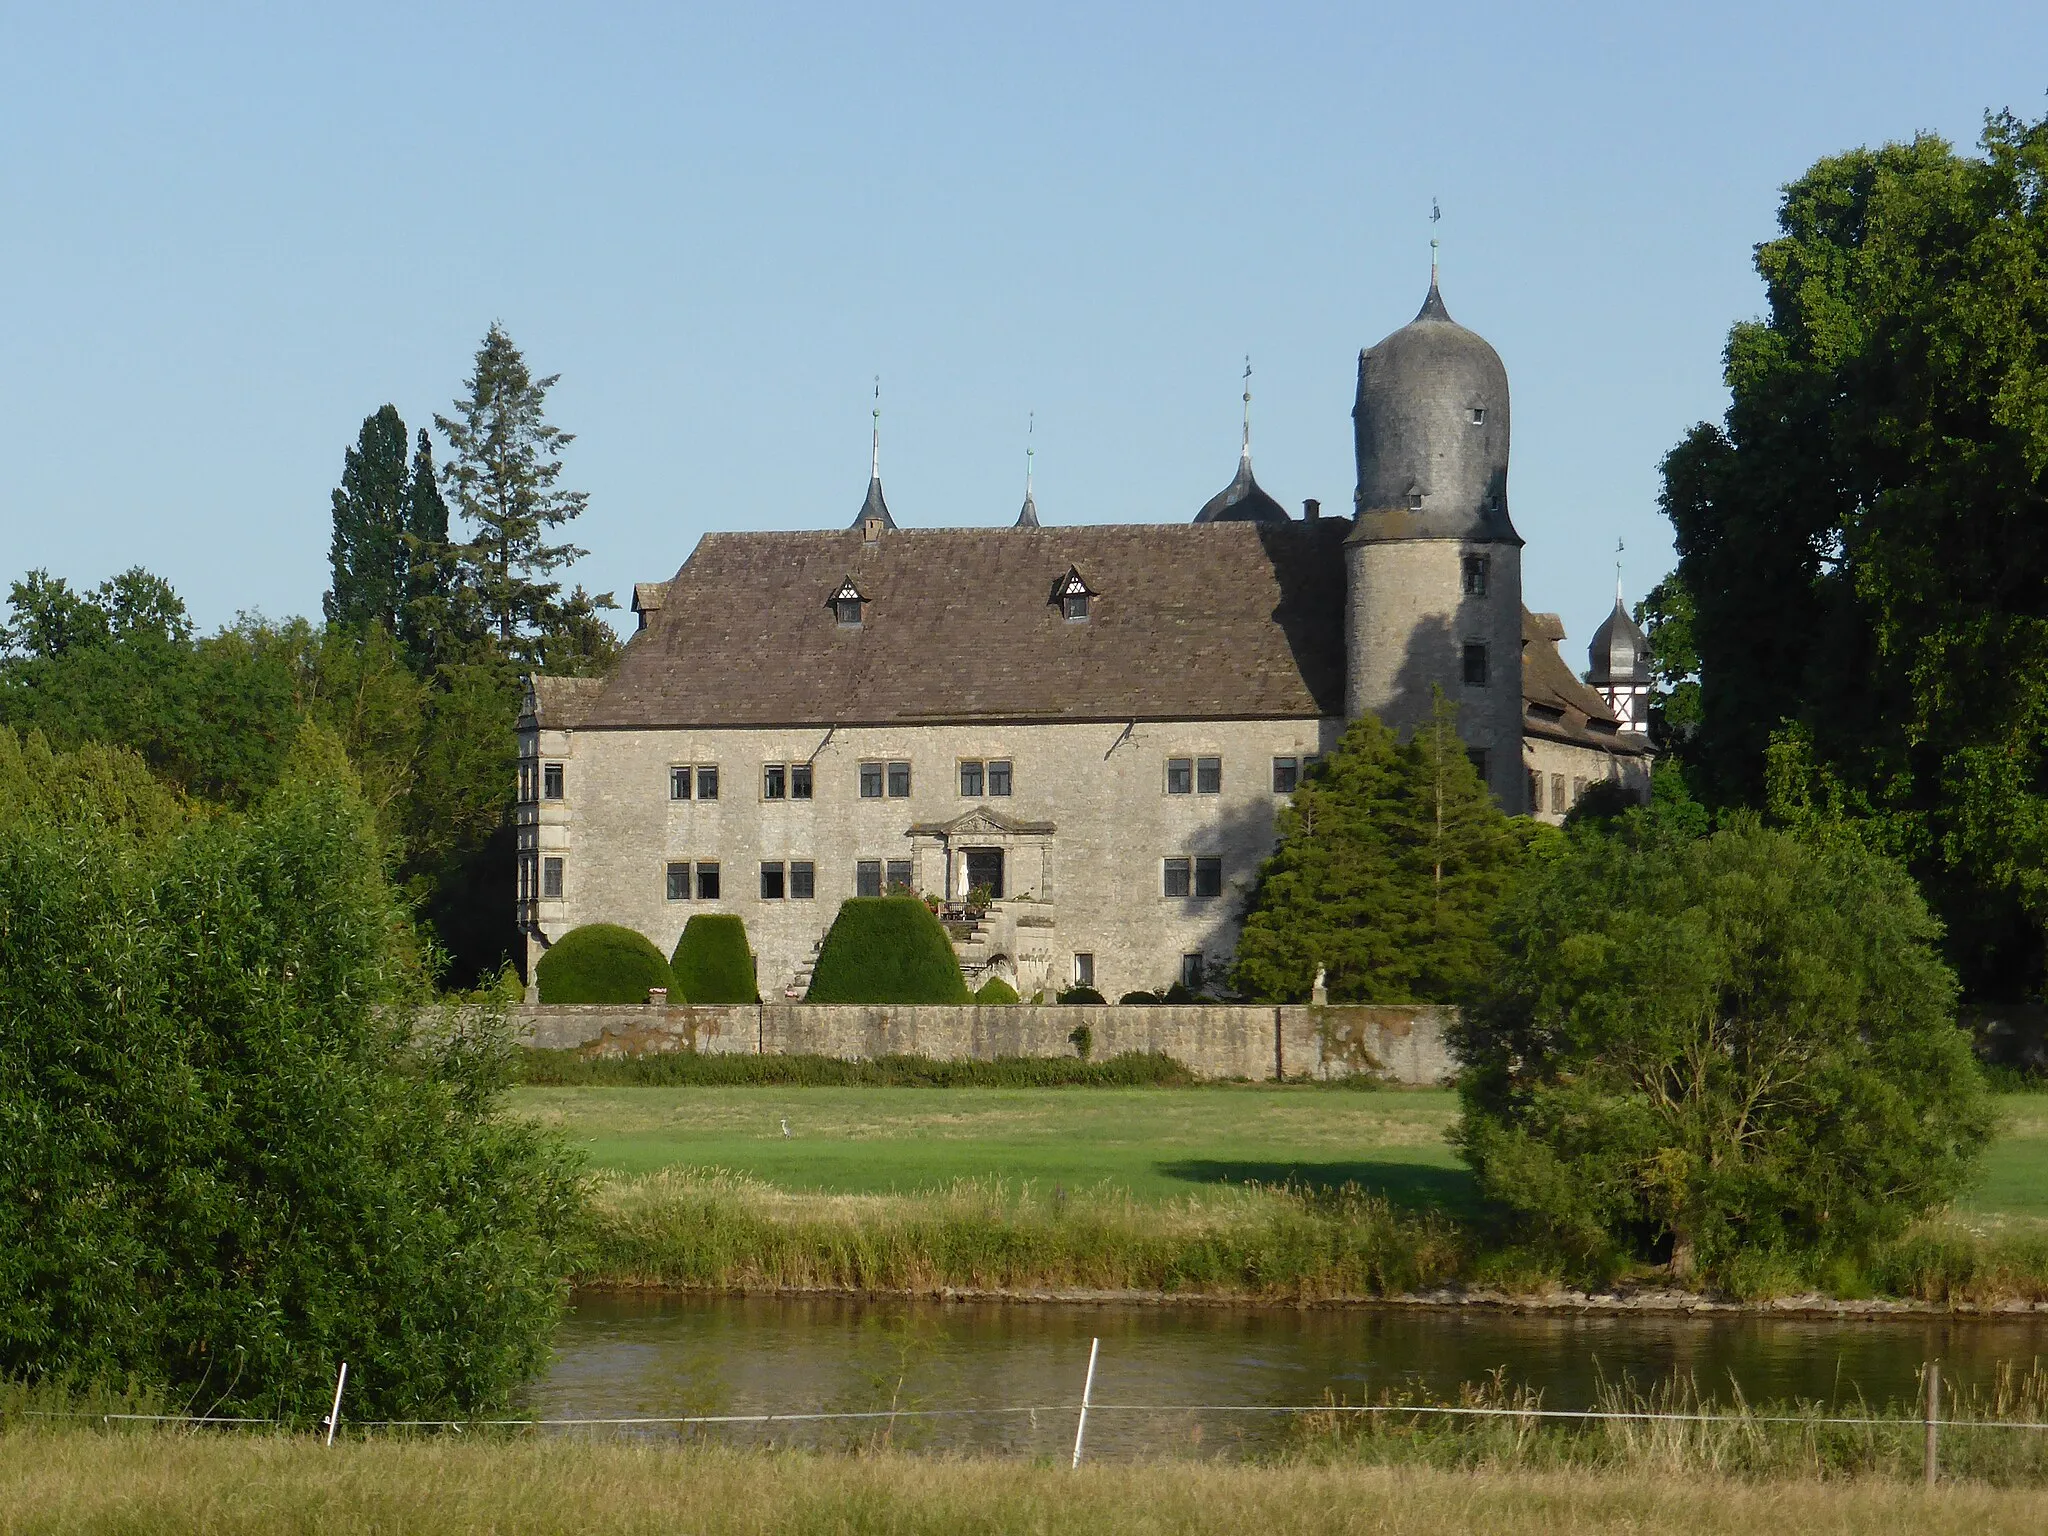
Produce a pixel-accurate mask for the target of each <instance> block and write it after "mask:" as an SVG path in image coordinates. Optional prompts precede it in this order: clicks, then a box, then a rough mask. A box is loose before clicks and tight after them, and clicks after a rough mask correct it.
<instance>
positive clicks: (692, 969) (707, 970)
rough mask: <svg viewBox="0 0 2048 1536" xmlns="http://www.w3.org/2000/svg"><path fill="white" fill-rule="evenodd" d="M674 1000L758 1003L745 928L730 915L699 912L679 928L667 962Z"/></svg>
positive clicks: (728, 913)
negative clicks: (680, 934) (673, 983)
mask: <svg viewBox="0 0 2048 1536" xmlns="http://www.w3.org/2000/svg"><path fill="white" fill-rule="evenodd" d="M669 970H670V972H671V973H672V974H673V975H674V976H675V979H676V992H677V993H680V994H681V997H680V998H678V997H676V996H675V994H674V993H672V994H670V1001H672V1002H673V1001H688V1002H692V1003H758V1002H759V1001H761V993H760V990H759V988H758V986H757V985H756V983H755V980H754V956H753V952H752V951H751V950H749V949H748V948H747V925H746V924H745V923H744V922H743V921H741V919H740V917H739V916H738V914H736V913H732V912H702V913H699V914H698V915H697V916H695V917H693V918H691V919H690V920H689V922H688V923H686V924H684V925H683V936H682V937H681V938H679V939H677V940H676V952H675V954H674V956H673V957H671V958H670V960H669Z"/></svg>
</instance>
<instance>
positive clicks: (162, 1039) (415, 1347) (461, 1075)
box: [0, 727, 579, 1420]
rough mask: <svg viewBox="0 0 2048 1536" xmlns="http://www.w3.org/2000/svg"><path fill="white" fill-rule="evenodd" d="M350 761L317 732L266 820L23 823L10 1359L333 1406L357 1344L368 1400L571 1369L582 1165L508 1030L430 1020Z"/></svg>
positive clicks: (16, 868)
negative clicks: (568, 1333) (558, 1330)
mask: <svg viewBox="0 0 2048 1536" xmlns="http://www.w3.org/2000/svg"><path fill="white" fill-rule="evenodd" d="M29 755H30V754H24V759H26V758H27V756H29ZM91 755H92V754H91V753H81V754H79V755H78V757H77V758H75V759H74V760H73V763H74V766H76V765H77V764H80V763H85V762H87V761H89V760H90V758H91ZM52 761H56V760H54V759H53V760H52ZM41 771H42V770H36V769H32V770H31V773H32V774H33V773H37V772H41ZM122 772H124V770H120V769H115V770H113V777H109V776H102V777H100V778H99V779H97V780H94V781H93V782H95V783H97V784H101V785H105V784H108V783H111V782H113V781H114V778H118V776H119V775H120V774H121V773H122ZM351 777H352V775H351V774H350V773H349V772H348V771H346V770H345V768H342V767H341V764H340V755H339V749H338V747H337V745H336V742H335V740H334V738H333V737H332V735H331V734H326V733H323V732H321V731H320V730H319V729H318V728H316V727H309V728H308V729H307V730H305V731H303V732H301V733H299V734H298V735H297V736H296V737H295V739H294V744H293V746H292V748H291V750H290V752H289V753H288V760H287V764H286V768H285V771H284V773H283V776H282V778H281V781H280V783H279V785H278V787H277V788H276V789H275V790H273V791H272V792H270V793H269V794H267V795H265V796H264V797H263V799H262V801H261V802H260V804H259V805H258V806H257V807H256V808H255V809H254V810H253V811H252V812H251V813H249V814H247V815H241V814H231V813H220V814H215V815H211V816H207V817H203V818H183V819H176V818H174V819H172V820H171V821H170V822H169V824H168V825H165V824H163V821H162V819H161V818H157V817H152V816H144V817H137V816H132V815H130V816H128V817H127V819H126V820H125V821H123V820H121V819H120V818H102V817H96V816H77V815H70V816H58V817H54V818H51V817H44V816H40V815H18V816H15V817H13V818H11V819H4V820H0V1148H4V1151H0V1372H7V1373H17V1374H23V1375H26V1376H29V1377H33V1378H42V1379H63V1378H65V1377H70V1378H72V1379H76V1380H92V1379H101V1380H119V1379H121V1378H123V1377H125V1376H130V1375H132V1376H134V1377H136V1378H138V1379H140V1380H142V1381H145V1382H149V1383H155V1384H158V1385H160V1386H161V1387H163V1388H165V1389H167V1390H170V1391H172V1392H173V1393H174V1394H175V1395H176V1397H177V1398H178V1400H180V1401H190V1402H202V1403H204V1404H205V1405H207V1406H208V1407H209V1408H210V1409H212V1410H213V1411H216V1412H222V1413H236V1412H245V1413H255V1414H263V1415H270V1414H278V1415H283V1416H286V1417H290V1418H298V1419H302V1420H309V1419H311V1418H312V1416H313V1415H315V1414H317V1413H319V1412H321V1411H323V1410H324V1409H325V1407H326V1404H327V1394H328V1393H329V1392H330V1391H331V1390H332V1386H333V1380H334V1372H335V1368H336V1366H337V1364H338V1363H339V1361H341V1360H343V1359H346V1360H347V1361H349V1363H350V1370H351V1401H352V1402H353V1403H354V1405H355V1409H354V1411H355V1412H356V1413H357V1414H358V1415H359V1416H372V1415H377V1414H393V1415H397V1414H414V1413H425V1414H440V1413H453V1414H465V1413H470V1412H475V1411H480V1410H485V1409H489V1408H492V1407H495V1406H497V1405H499V1404H502V1403H504V1402H505V1401H506V1400H507V1398H508V1397H509V1396H510V1394H511V1393H512V1391H513V1390H514V1389H515V1388H516V1387H517V1386H519V1385H520V1384H521V1383H522V1382H523V1381H525V1380H526V1379H527V1378H529V1377H530V1376H531V1375H533V1374H534V1373H535V1372H536V1371H537V1370H538V1369H539V1368H540V1366H541V1365H542V1364H543V1363H544V1361H545V1359H546V1354H547V1348H548V1341H549V1337H550V1335H551V1333H552V1330H553V1328H554V1324H555V1321H556V1318H557V1315H558V1313H559V1310H560V1305H561V1301H562V1296H563V1289H562V1277H563V1274H564V1271H565V1268H566V1259H565V1256H564V1246H563V1245H564V1242H565V1241H566V1239H567V1237H568V1235H569V1233H570V1230H571V1225H572V1222H573V1220H574V1218H575V1216H576V1213H577V1209H578V1203H579V1202H578V1196H577V1185H576V1178H575V1175H574V1173H573V1170H572V1169H571V1167H570V1166H569V1165H568V1163H567V1162H566V1161H565V1159H564V1156H563V1154H562V1153H561V1152H559V1151H558V1150H556V1148H555V1146H554V1144H553V1143H551V1142H549V1141H548V1140H546V1139H545V1138H543V1137H542V1136H541V1135H540V1134H539V1133H537V1132H536V1131H534V1130H533V1129H531V1128H530V1127H527V1126H525V1125H523V1124H521V1123H520V1122H516V1121H512V1120H508V1119H505V1118H501V1117H500V1116H498V1115H497V1114H495V1113H494V1111H493V1098H494V1092H495V1088H496V1086H497V1085H498V1084H499V1083H500V1082H502V1080H503V1077H504V1071H505V1066H506V1063H507V1053H508V1051H509V1046H508V1045H507V1044H506V1043H505V1038H504V1034H503V1031H502V1027H497V1028H493V1027H491V1026H490V1025H488V1024H481V1025H480V1024H475V1023H470V1024H467V1025H462V1026H459V1027H458V1026H456V1025H452V1024H451V1025H446V1026H443V1027H440V1028H438V1029H435V1030H432V1031H429V1032H428V1037H427V1038H425V1039H423V1040H419V1041H416V1040H415V1038H414V1033H413V1028H412V1024H413V1019H414V1011H413V1005H414V1004H415V1003H416V1002H417V1001H418V1000H419V999H420V997H421V995H422V992H423V989H424V985H425V971H424V968H423V966H422V964H421V961H420V957H419V954H418V951H417V949H416V946H415V944H414V942H413V936H412V930H411V926H410V922H409V919H408V917H407V914H406V911H405V908H404V905H403V903H402V902H400V901H399V900H398V898H397V897H396V895H395V893H394V891H393V890H392V888H391V886H390V885H389V884H388V882H387V881H386V878H385V875H384V868H383V857H384V856H383V849H382V848H381V846H380V844H379V842H378V839H377V836H376V832H375V816H374V813H373V811H372V810H371V808H370V807H369V806H368V805H366V804H365V803H364V802H363V801H362V800H361V798H360V797H359V796H358V795H357V794H356V793H355V792H354V789H353V786H352V784H351V782H350V780H351ZM130 789H132V786H121V787H120V788H119V789H118V791H117V793H115V794H114V795H113V796H112V797H111V799H112V803H113V804H115V805H116V806H119V807H130V808H132V807H133V806H134V805H135V804H136V803H138V799H139V797H137V796H135V795H134V794H132V793H130V792H129V791H130ZM74 804H75V802H74Z"/></svg>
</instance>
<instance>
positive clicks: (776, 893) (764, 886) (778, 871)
mask: <svg viewBox="0 0 2048 1536" xmlns="http://www.w3.org/2000/svg"><path fill="white" fill-rule="evenodd" d="M787 890H788V876H787V875H786V874H784V872H783V868H782V866H781V865H780V864H763V865H762V866H761V899H762V900H763V901H780V900H782V898H783V895H784V893H785V892H786V891H787Z"/></svg>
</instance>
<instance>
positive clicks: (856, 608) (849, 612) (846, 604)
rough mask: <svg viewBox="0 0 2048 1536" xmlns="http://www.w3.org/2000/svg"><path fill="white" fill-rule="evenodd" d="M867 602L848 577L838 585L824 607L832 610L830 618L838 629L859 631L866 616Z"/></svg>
mask: <svg viewBox="0 0 2048 1536" xmlns="http://www.w3.org/2000/svg"><path fill="white" fill-rule="evenodd" d="M867 602H868V600H867V599H866V598H864V597H862V596H861V595H860V588H858V587H856V586H855V585H854V584H853V578H852V577H851V576H849V577H847V578H846V580H844V581H842V582H841V583H840V584H839V590H838V591H837V592H834V593H833V594H832V596H831V598H830V599H829V601H828V602H827V604H826V606H827V607H829V608H830V609H831V610H832V617H833V618H834V619H835V620H836V621H837V622H838V624H839V627H840V628H842V629H859V628H860V627H861V624H862V622H863V620H864V619H865V618H866V616H867V612H866V611H867Z"/></svg>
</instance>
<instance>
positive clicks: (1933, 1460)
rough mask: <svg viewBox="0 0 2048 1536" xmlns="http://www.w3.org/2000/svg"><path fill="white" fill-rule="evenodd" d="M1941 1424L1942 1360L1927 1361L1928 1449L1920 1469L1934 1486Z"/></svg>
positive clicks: (1938, 1464)
mask: <svg viewBox="0 0 2048 1536" xmlns="http://www.w3.org/2000/svg"><path fill="white" fill-rule="evenodd" d="M1940 1424H1941V1362H1940V1361H1939V1360H1930V1361H1928V1362H1927V1451H1926V1457H1925V1465H1924V1466H1923V1467H1922V1468H1921V1469H1920V1470H1921V1475H1922V1476H1923V1477H1924V1478H1925V1479H1926V1481H1927V1486H1928V1487H1930V1488H1932V1487H1933V1486H1934V1480H1935V1478H1936V1477H1937V1476H1938V1475H1939V1474H1938V1470H1937V1469H1938V1468H1939V1466H1940V1462H1939V1459H1938V1450H1937V1446H1938V1440H1937V1437H1938V1435H1939V1433H1940Z"/></svg>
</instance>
